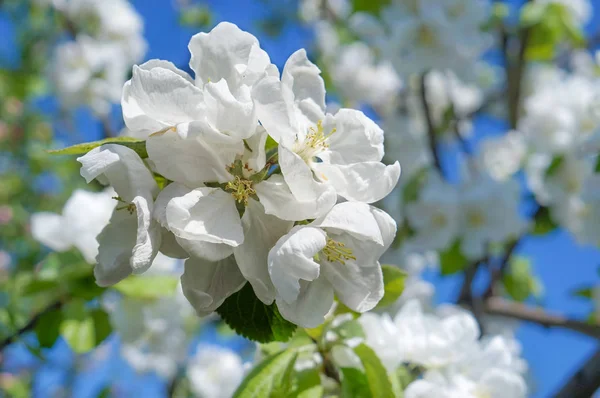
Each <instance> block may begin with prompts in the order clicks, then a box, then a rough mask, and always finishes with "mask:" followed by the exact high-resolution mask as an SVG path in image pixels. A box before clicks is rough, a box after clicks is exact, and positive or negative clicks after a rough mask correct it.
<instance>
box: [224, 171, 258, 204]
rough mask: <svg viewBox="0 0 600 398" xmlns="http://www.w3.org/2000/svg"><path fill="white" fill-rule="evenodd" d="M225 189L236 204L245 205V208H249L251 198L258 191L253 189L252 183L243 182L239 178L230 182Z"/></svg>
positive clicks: (236, 177) (248, 181)
mask: <svg viewBox="0 0 600 398" xmlns="http://www.w3.org/2000/svg"><path fill="white" fill-rule="evenodd" d="M225 189H226V190H227V191H228V192H229V193H231V195H232V196H233V198H234V199H235V200H236V202H238V203H243V204H244V206H248V199H249V198H250V196H253V195H256V190H255V189H254V188H252V181H250V180H243V179H241V178H240V177H239V176H235V179H234V180H233V181H229V182H228V183H227V185H226V186H225Z"/></svg>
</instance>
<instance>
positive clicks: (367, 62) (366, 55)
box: [327, 42, 402, 110]
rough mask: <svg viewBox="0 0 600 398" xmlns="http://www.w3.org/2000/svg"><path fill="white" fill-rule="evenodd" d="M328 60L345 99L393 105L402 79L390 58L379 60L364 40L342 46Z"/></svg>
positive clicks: (376, 105) (382, 105) (375, 106)
mask: <svg viewBox="0 0 600 398" xmlns="http://www.w3.org/2000/svg"><path fill="white" fill-rule="evenodd" d="M327 62H328V64H330V67H329V71H330V74H331V78H332V80H333V82H334V84H335V86H336V87H339V91H340V94H341V95H342V96H343V98H345V99H346V100H348V101H352V102H353V103H361V102H365V103H367V104H369V105H372V106H373V107H374V108H376V109H381V110H387V109H389V108H390V107H391V106H393V105H394V102H395V101H394V100H395V98H396V97H397V95H398V92H399V91H400V89H401V88H402V81H401V80H400V78H399V77H398V75H397V74H396V72H395V71H394V69H393V68H392V66H391V65H390V64H389V62H387V61H384V62H376V60H375V55H374V54H373V50H372V49H370V48H369V47H368V46H367V45H366V44H365V43H362V42H354V43H351V44H348V45H345V46H343V47H340V48H339V49H338V51H337V52H336V53H335V54H331V55H329V57H328V59H327Z"/></svg>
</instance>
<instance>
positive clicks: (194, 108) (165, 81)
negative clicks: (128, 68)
mask: <svg viewBox="0 0 600 398" xmlns="http://www.w3.org/2000/svg"><path fill="white" fill-rule="evenodd" d="M150 66H152V65H146V66H144V65H142V67H138V66H134V67H133V76H132V78H131V80H130V81H128V82H127V83H125V87H123V98H122V100H121V106H122V108H123V118H124V120H125V124H126V125H127V127H128V128H129V129H130V130H133V131H135V132H137V133H141V132H143V133H147V134H151V133H154V132H157V131H160V130H162V129H164V128H168V127H171V126H174V125H176V124H178V123H186V122H191V121H193V120H202V119H203V118H204V115H205V111H204V96H203V94H202V90H200V89H199V88H198V87H196V86H194V84H192V83H191V82H190V81H189V80H188V79H186V78H184V77H183V76H182V74H184V73H185V72H181V71H179V72H175V71H173V70H172V68H170V67H169V68H165V67H164V65H161V66H155V67H152V68H151V69H147V68H149V67H150Z"/></svg>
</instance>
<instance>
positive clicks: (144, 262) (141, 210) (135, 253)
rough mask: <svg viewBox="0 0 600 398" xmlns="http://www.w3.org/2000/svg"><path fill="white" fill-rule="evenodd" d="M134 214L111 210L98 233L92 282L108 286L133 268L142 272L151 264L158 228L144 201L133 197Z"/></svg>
mask: <svg viewBox="0 0 600 398" xmlns="http://www.w3.org/2000/svg"><path fill="white" fill-rule="evenodd" d="M134 204H135V205H136V213H138V214H137V215H136V214H130V213H129V212H128V211H127V210H126V209H122V210H115V211H114V212H113V215H112V217H111V219H110V223H109V224H108V225H107V226H106V227H105V228H104V229H103V230H102V232H101V233H100V235H98V243H99V244H100V247H99V252H98V256H97V257H96V261H97V264H96V266H95V268H94V275H95V276H96V282H97V283H98V285H100V286H110V285H113V284H115V283H117V282H119V281H120V280H122V279H124V278H126V277H127V276H128V275H130V274H131V273H132V272H133V271H134V267H135V270H136V272H138V273H139V272H143V271H145V270H146V269H148V267H150V265H151V264H152V260H154V257H155V256H156V253H157V252H158V247H159V246H160V229H159V226H158V225H157V224H154V225H152V223H151V222H150V221H149V220H150V212H149V210H148V208H147V204H145V203H144V201H143V200H141V199H140V198H136V200H135V202H134Z"/></svg>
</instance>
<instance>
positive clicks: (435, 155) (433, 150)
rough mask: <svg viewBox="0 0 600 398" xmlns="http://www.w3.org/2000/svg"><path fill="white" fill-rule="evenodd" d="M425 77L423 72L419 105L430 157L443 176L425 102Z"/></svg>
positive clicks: (430, 119)
mask: <svg viewBox="0 0 600 398" xmlns="http://www.w3.org/2000/svg"><path fill="white" fill-rule="evenodd" d="M427 75H428V72H423V74H422V75H421V105H422V106H423V113H424V114H425V121H426V123H427V136H428V138H429V149H430V150H431V155H432V156H433V162H434V164H435V167H436V168H437V169H438V170H439V172H440V174H441V175H442V176H444V172H443V170H442V164H441V162H440V157H439V155H438V151H437V137H436V131H435V125H434V124H433V119H432V117H431V109H430V108H429V101H428V100H427Z"/></svg>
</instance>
